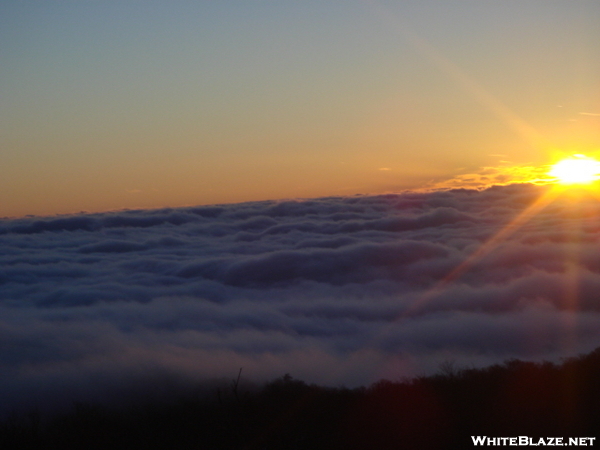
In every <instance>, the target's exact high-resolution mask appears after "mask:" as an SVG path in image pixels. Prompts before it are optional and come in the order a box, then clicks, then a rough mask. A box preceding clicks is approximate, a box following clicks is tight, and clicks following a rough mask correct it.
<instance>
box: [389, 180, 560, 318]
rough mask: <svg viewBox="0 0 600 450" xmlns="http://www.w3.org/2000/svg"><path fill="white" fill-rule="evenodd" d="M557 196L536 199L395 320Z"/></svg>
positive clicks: (550, 192) (434, 293)
mask: <svg viewBox="0 0 600 450" xmlns="http://www.w3.org/2000/svg"><path fill="white" fill-rule="evenodd" d="M558 195H559V190H557V189H554V188H549V189H548V190H547V191H546V192H545V193H544V194H543V195H541V196H540V197H538V198H537V200H536V201H535V202H533V203H532V204H531V205H529V207H527V208H526V209H525V210H524V211H522V212H521V213H520V214H519V215H518V216H516V217H515V218H514V219H513V220H511V221H510V222H509V223H508V224H506V225H505V226H504V227H502V229H500V230H499V231H498V232H497V233H496V234H495V235H494V236H492V237H491V238H490V239H488V240H487V241H486V242H485V243H483V244H482V245H481V246H480V247H479V248H478V249H477V250H476V251H474V252H473V253H472V254H471V255H469V257H468V258H467V259H466V260H465V261H463V262H462V263H461V264H459V265H458V266H457V267H456V268H454V269H453V270H452V271H451V272H449V273H448V274H447V275H446V276H445V277H444V278H442V279H441V280H439V281H438V282H437V283H436V284H435V285H434V286H432V287H431V288H430V289H429V290H428V291H427V292H426V293H424V294H423V295H421V296H420V297H419V298H418V299H417V300H416V301H415V302H414V303H413V304H412V305H411V306H410V307H409V308H408V309H407V310H406V311H405V312H404V313H403V314H402V315H401V316H400V317H398V319H397V320H399V319H401V318H402V317H404V316H408V315H410V314H411V313H413V312H414V311H416V310H417V309H418V308H419V307H420V306H422V305H423V304H425V303H426V302H428V301H430V300H432V299H433V298H434V297H436V296H438V295H439V294H441V293H442V292H443V291H444V290H445V289H446V288H447V287H448V285H450V284H451V283H452V282H454V281H455V280H456V279H458V278H459V277H460V276H461V275H463V274H464V273H465V272H466V271H468V270H469V269H470V268H471V267H473V265H475V264H476V263H477V262H478V261H479V260H481V258H483V257H484V256H485V255H487V254H489V253H490V252H492V251H493V250H494V249H495V248H497V247H498V245H499V244H500V243H501V242H502V241H504V240H506V239H507V238H508V237H510V236H511V235H512V234H513V233H515V232H516V231H517V230H518V229H519V228H521V226H523V225H524V224H525V223H527V222H528V221H529V220H530V219H531V218H532V217H533V216H535V215H536V214H538V213H539V212H540V211H541V210H542V209H544V208H545V207H546V206H548V204H550V203H551V202H552V201H554V200H555V199H556V197H557V196H558Z"/></svg>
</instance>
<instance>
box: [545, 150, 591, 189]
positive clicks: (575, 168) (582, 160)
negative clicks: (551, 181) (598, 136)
mask: <svg viewBox="0 0 600 450" xmlns="http://www.w3.org/2000/svg"><path fill="white" fill-rule="evenodd" d="M548 175H550V176H551V177H553V178H556V180H557V182H558V183H560V184H564V185H566V184H590V183H593V182H594V181H596V180H598V179H599V178H600V161H597V160H595V159H593V158H588V157H586V156H583V155H573V157H572V158H566V159H563V160H561V161H559V162H557V163H556V164H554V165H553V166H552V167H551V169H550V171H549V172H548Z"/></svg>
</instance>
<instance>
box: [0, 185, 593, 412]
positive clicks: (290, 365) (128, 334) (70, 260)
mask: <svg viewBox="0 0 600 450" xmlns="http://www.w3.org/2000/svg"><path fill="white" fill-rule="evenodd" d="M547 189H549V188H548V187H542V186H534V185H527V184H521V185H509V186H502V187H500V186H496V187H493V188H489V189H486V190H482V191H478V190H467V189H458V190H449V191H438V192H427V193H417V192H409V193H402V194H395V195H381V196H355V197H332V198H320V199H313V200H303V201H265V202H253V203H242V204H234V205H219V206H201V207H186V208H173V209H160V210H128V211H118V212H107V213H102V214H80V215H73V216H56V217H45V218H39V217H28V218H21V219H5V220H2V221H0V405H2V407H1V409H2V411H0V412H6V411H8V410H12V409H14V408H22V407H33V406H34V407H40V408H44V407H47V406H48V405H58V404H61V403H69V402H72V401H74V400H79V401H98V400H103V399H107V398H110V397H111V396H114V397H119V396H123V395H126V394H127V395H133V393H135V392H138V393H139V395H142V396H143V395H146V393H147V392H148V391H152V392H154V393H160V392H162V391H164V392H165V393H167V394H168V393H169V392H170V389H175V388H176V387H177V386H180V385H182V384H186V383H188V384H189V383H192V384H193V383H196V382H206V380H214V379H219V378H222V377H225V378H229V379H231V378H235V377H236V376H237V374H238V372H239V369H240V368H243V376H244V377H246V378H248V379H252V380H256V381H261V380H268V379H273V378H275V377H278V376H281V375H283V374H285V373H290V374H292V375H293V376H294V377H295V378H299V379H302V380H304V381H307V382H315V383H319V384H325V385H334V386H338V385H346V386H357V385H366V384H369V383H371V382H374V381H377V380H379V379H381V378H388V379H394V380H397V379H401V378H402V377H407V376H414V375H420V374H427V373H431V372H433V371H436V370H437V369H438V368H439V366H440V364H441V363H443V362H448V361H452V362H455V363H456V365H457V366H459V367H460V366H475V367H479V366H485V365H488V364H493V363H499V362H502V361H505V360H506V359H509V358H520V359H533V360H540V359H549V360H558V359H559V358H561V357H568V356H574V355H577V354H579V353H582V352H587V351H590V350H592V349H594V348H596V347H597V346H599V345H600V241H599V237H600V234H599V233H600V207H599V201H598V200H597V199H596V198H594V197H593V196H591V195H587V196H586V195H583V196H580V197H576V196H575V195H569V194H563V195H561V196H559V197H557V198H556V199H555V200H554V201H552V202H550V203H549V204H548V205H547V206H546V207H545V208H543V209H541V210H539V211H537V212H536V214H534V215H532V216H531V217H530V218H529V219H528V220H525V221H522V223H520V225H519V226H518V227H515V228H514V229H513V230H512V232H510V233H506V234H505V235H503V238H502V239H498V240H497V241H493V242H494V245H491V246H488V247H486V249H487V251H486V252H479V253H478V249H481V248H482V245H484V244H485V243H486V242H488V241H489V240H490V239H491V238H492V237H493V236H495V235H496V234H497V233H498V232H500V231H501V230H502V229H504V227H505V226H506V225H507V224H509V223H510V222H511V221H512V220H513V219H514V218H515V217H518V216H519V214H520V213H521V212H522V211H524V210H526V209H527V207H528V206H529V205H531V204H533V203H534V202H535V201H536V200H537V199H538V198H540V196H542V195H543V194H544V193H545V192H546V191H547ZM470 255H475V257H471V259H469V257H470ZM465 261H468V263H467V264H466V265H464V262H465ZM461 264H463V266H461ZM457 267H462V270H459V271H458V272H457V271H455V269H456V268H457ZM453 271H454V272H453ZM449 274H450V276H449ZM444 280H445V281H444ZM167 394H165V395H167ZM157 395H158V394H157Z"/></svg>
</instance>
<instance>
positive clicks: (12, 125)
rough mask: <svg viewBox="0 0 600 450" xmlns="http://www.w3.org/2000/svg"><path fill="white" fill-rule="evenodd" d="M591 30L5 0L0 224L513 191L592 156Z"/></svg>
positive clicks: (580, 4)
mask: <svg viewBox="0 0 600 450" xmlns="http://www.w3.org/2000/svg"><path fill="white" fill-rule="evenodd" d="M599 22H600V5H599V4H598V2H596V1H583V0H577V1H567V0H561V1H553V0H529V1H527V2H510V1H502V2H499V1H495V2H493V1H479V0H478V1H466V0H460V1H455V2H438V1H431V0H424V1H403V2H388V1H383V0H382V1H370V0H360V1H359V0H346V1H330V2H318V1H312V0H309V1H303V2H276V1H269V0H257V1H252V2H248V1H227V2H208V1H196V2H192V1H179V0H176V1H169V2H165V1H143V2H142V1H136V0H132V1H127V2H122V1H115V0H105V1H93V0H89V1H69V0H57V1H46V2H22V1H15V0H8V1H3V2H1V4H0V67H1V69H0V72H1V76H0V162H1V164H0V217H22V216H25V215H41V216H48V215H55V214H70V213H75V212H80V211H89V212H102V211H113V210H121V209H124V208H161V207H177V206H186V205H187V206H191V205H210V204H224V203H237V202H245V201H260V200H270V199H293V198H316V197H323V196H345V195H354V194H381V193H388V192H398V191H402V190H404V189H414V188H421V187H424V186H431V185H435V186H438V185H440V183H441V184H443V182H444V180H449V179H457V177H458V179H461V177H463V178H462V179H464V175H466V174H477V173H479V172H481V171H482V170H484V171H485V170H496V171H497V170H505V169H507V168H508V169H510V170H508V173H510V174H513V175H514V174H515V173H520V175H519V176H516V178H515V179H513V180H512V181H527V177H526V176H524V175H523V173H521V172H518V171H516V172H515V171H514V168H515V167H517V168H518V167H521V166H525V167H530V168H531V167H533V168H540V167H543V166H544V165H547V164H550V163H551V162H552V160H554V159H556V158H557V156H556V155H563V154H572V153H581V154H586V155H594V154H595V153H596V152H597V151H598V149H599V148H600V127H599V125H600V85H599V84H598V80H599V79H600V52H599V44H598V43H599V42H600V29H599V28H598V26H597V24H598V23H599ZM482 168H485V169H482ZM498 168H500V169H498Z"/></svg>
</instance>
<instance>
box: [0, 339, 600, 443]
mask: <svg viewBox="0 0 600 450" xmlns="http://www.w3.org/2000/svg"><path fill="white" fill-rule="evenodd" d="M240 373H241V371H240ZM240 386H241V385H240V378H239V377H238V378H237V379H236V380H233V381H232V382H231V384H230V385H229V386H227V387H225V388H221V389H216V388H215V389H212V390H210V389H208V390H204V391H203V392H204V394H203V395H198V394H196V395H193V394H190V395H189V396H188V397H186V398H178V399H172V400H171V401H168V402H167V401H163V402H156V401H155V402H151V403H147V404H142V403H141V402H138V404H137V405H135V406H130V407H127V408H121V409H114V408H112V409H111V408H109V407H106V406H101V405H90V404H75V405H74V407H73V410H72V411H71V412H69V413H66V414H61V415H58V416H56V417H53V418H46V419H42V418H41V417H40V415H39V414H38V413H36V412H32V413H29V414H26V415H22V416H17V415H16V414H15V415H13V416H12V417H10V418H8V419H7V420H5V421H4V422H2V423H0V448H2V449H6V450H8V449H61V450H62V449H70V448H76V449H169V450H171V449H257V450H258V449H261V450H270V449H273V450H281V449H307V450H308V449H310V450H318V449H323V450H325V449H327V450H336V449H344V450H359V449H360V450H363V449H364V450H367V449H368V450H371V449H376V450H386V449H390V450H391V449H394V450H397V449H464V448H472V447H473V446H474V445H473V441H472V438H471V436H488V437H518V436H528V437H531V438H533V439H534V442H538V439H539V438H540V437H542V438H546V437H550V436H551V437H562V438H564V440H565V442H567V443H568V438H569V437H596V436H598V435H599V432H600V414H598V412H597V411H598V407H599V406H600V348H599V349H597V350H595V351H593V352H592V353H590V354H587V355H583V356H579V357H576V358H571V359H568V360H565V361H563V362H562V363H561V364H553V363H549V362H543V363H534V362H523V361H519V360H511V361H508V362H505V363H504V364H502V365H494V366H491V367H487V368H483V369H458V368H455V367H454V366H453V365H452V364H451V363H446V364H443V365H442V366H441V367H440V371H439V373H437V374H435V375H433V376H428V377H420V378H416V379H412V380H405V381H388V380H381V381H379V382H377V383H375V384H373V385H372V386H370V387H368V388H357V389H346V388H328V387H320V386H316V385H308V384H306V383H304V382H303V381H299V380H295V379H293V378H292V377H291V376H290V375H285V376H283V377H281V378H279V379H276V380H274V381H272V382H269V383H267V384H266V385H264V386H263V387H262V388H260V389H250V388H244V389H242V388H241V387H240ZM207 393H208V394H207ZM588 445H589V441H588ZM507 446H509V445H507Z"/></svg>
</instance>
